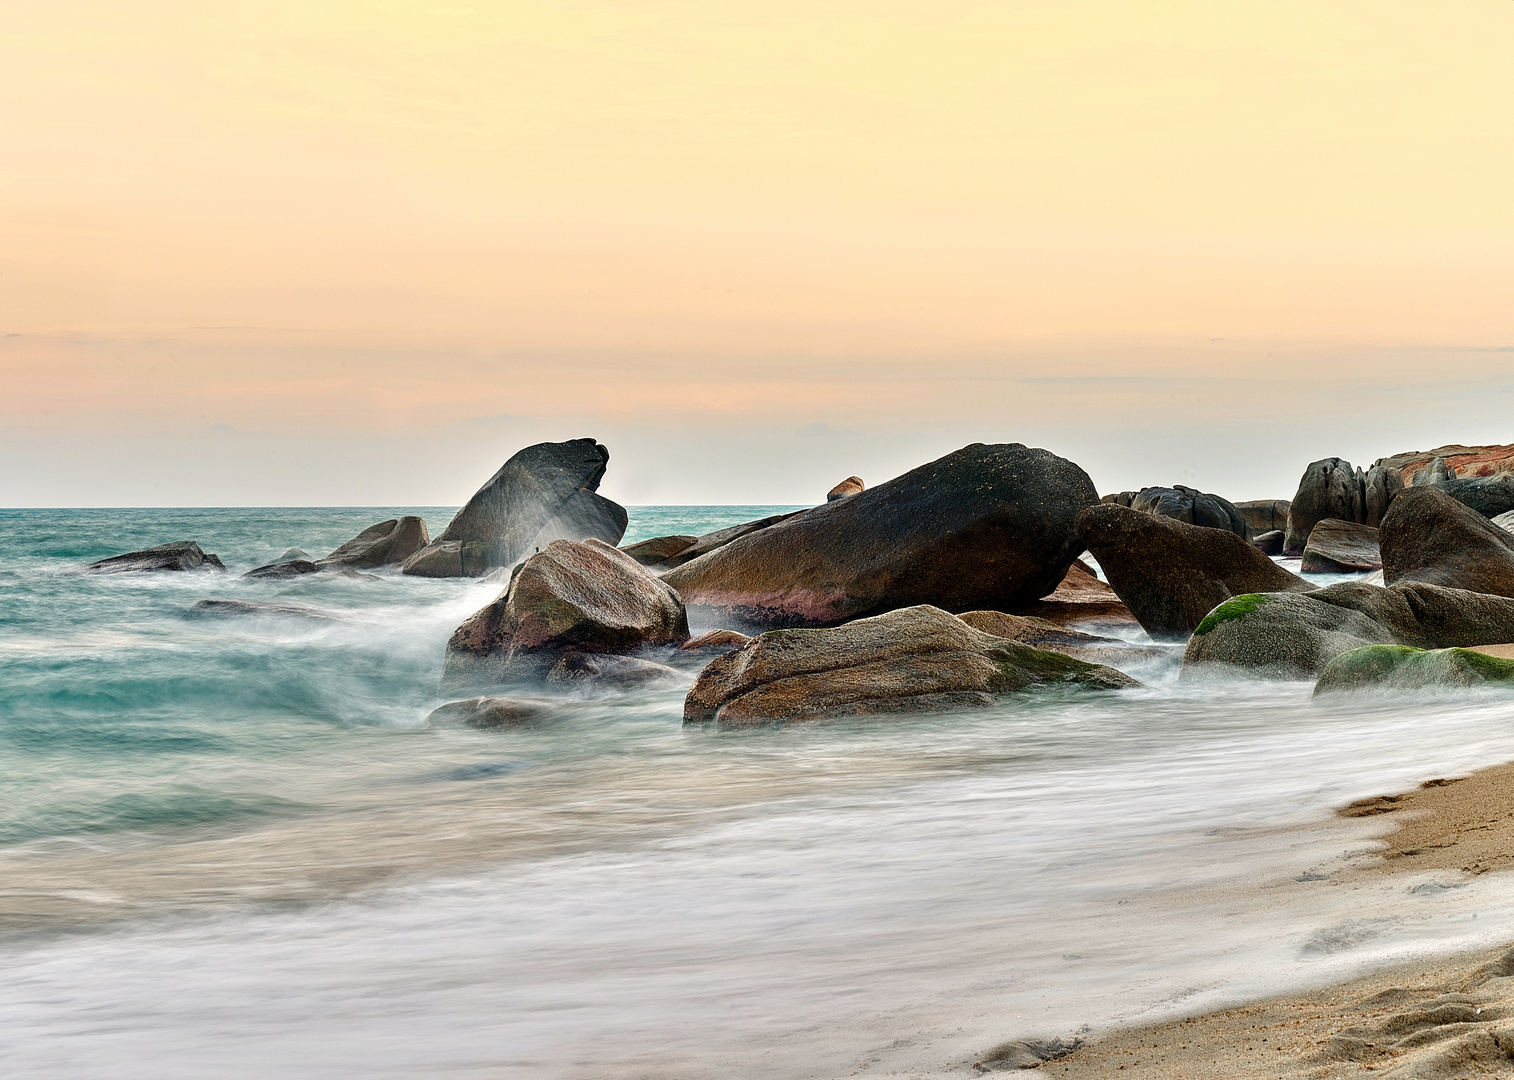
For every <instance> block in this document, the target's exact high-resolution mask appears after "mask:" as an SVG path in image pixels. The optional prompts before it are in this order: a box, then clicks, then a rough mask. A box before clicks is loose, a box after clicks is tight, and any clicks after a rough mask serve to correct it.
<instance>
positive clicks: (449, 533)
mask: <svg viewBox="0 0 1514 1080" xmlns="http://www.w3.org/2000/svg"><path fill="white" fill-rule="evenodd" d="M609 460H610V452H609V451H608V450H606V449H605V448H604V447H603V446H601V445H600V444H599V443H596V442H595V441H594V440H593V439H570V440H569V441H567V442H561V443H537V444H536V445H535V446H528V447H526V448H525V449H524V450H522V451H520V452H519V453H517V454H516V455H515V456H513V457H512V458H510V460H509V461H507V462H505V464H504V465H502V466H501V467H500V470H499V471H498V472H497V473H495V474H494V475H493V476H492V477H491V478H490V479H489V482H488V483H487V484H485V485H484V486H483V487H481V488H480V489H479V490H478V492H477V493H475V494H474V496H473V498H471V499H469V500H468V503H467V505H466V506H464V507H463V508H462V509H461V510H459V511H458V512H457V516H455V517H454V518H453V519H452V521H451V523H450V524H448V526H447V528H446V529H445V530H443V531H442V533H441V535H439V536H438V537H437V538H436V539H435V540H434V541H432V542H431V543H430V544H428V545H427V546H425V547H423V548H421V549H420V550H419V551H417V552H415V553H414V554H413V555H411V556H410V557H409V558H408V559H406V560H405V562H404V564H403V565H402V570H403V572H404V573H406V574H415V575H418V576H421V577H482V576H483V575H485V574H487V573H489V572H490V571H491V570H494V569H496V568H498V567H503V566H512V565H514V564H515V563H516V562H518V561H519V560H520V559H522V558H523V557H525V556H526V555H529V554H531V553H532V552H533V550H535V549H537V548H545V547H547V546H548V545H549V544H550V543H551V542H552V541H554V540H558V539H563V540H575V541H576V540H585V539H589V538H590V537H592V538H594V539H597V540H601V541H603V542H605V543H607V544H612V545H613V544H618V543H619V542H620V538H621V537H622V536H623V535H625V521H626V518H625V511H624V509H623V508H621V507H619V506H617V505H616V504H614V503H612V502H610V501H609V500H608V499H605V498H603V497H602V496H598V495H597V494H596V492H597V489H598V487H599V483H600V481H601V480H602V479H603V478H604V474H605V469H606V468H607V467H608V465H609ZM591 496H592V497H591Z"/></svg>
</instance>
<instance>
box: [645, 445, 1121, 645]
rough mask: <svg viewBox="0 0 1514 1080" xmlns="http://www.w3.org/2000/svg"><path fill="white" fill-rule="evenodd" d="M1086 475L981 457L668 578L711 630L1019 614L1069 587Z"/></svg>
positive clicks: (916, 472) (1012, 450)
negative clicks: (917, 611)
mask: <svg viewBox="0 0 1514 1080" xmlns="http://www.w3.org/2000/svg"><path fill="white" fill-rule="evenodd" d="M1097 502H1098V494H1097V492H1096V491H1095V490H1094V486H1093V482H1092V481H1091V480H1090V479H1089V478H1088V474H1087V473H1085V472H1084V471H1083V470H1082V469H1080V468H1078V466H1076V465H1074V464H1073V463H1072V462H1070V461H1068V460H1066V459H1065V458H1060V457H1057V456H1056V455H1055V454H1053V453H1051V452H1049V451H1047V450H1038V449H1031V448H1029V447H1026V446H1022V445H1020V444H1019V443H1010V444H997V445H985V444H983V443H974V444H972V445H971V446H967V447H964V448H963V449H961V450H958V451H956V452H955V453H951V454H948V455H947V456H946V457H943V458H941V459H939V460H937V461H933V462H931V463H930V464H928V465H922V466H920V467H919V468H917V469H913V470H911V471H910V472H907V473H905V474H904V475H903V476H899V477H896V478H894V479H893V480H889V481H887V482H885V483H882V484H879V485H878V486H877V487H873V488H869V489H867V490H866V491H862V492H859V493H858V494H856V495H851V496H848V497H847V498H845V499H838V500H837V501H835V502H830V503H826V504H825V505H823V506H817V507H815V508H814V509H812V510H805V511H802V512H800V513H797V514H794V515H793V516H791V517H788V518H787V519H785V520H783V521H780V522H777V523H776V524H773V525H769V526H768V527H767V528H764V529H762V530H760V531H758V532H754V533H749V534H748V535H746V536H742V537H740V538H738V539H736V540H733V541H731V542H730V543H729V544H727V545H725V546H724V547H722V548H719V549H717V550H715V551H712V552H710V553H708V554H706V555H702V556H700V557H699V558H696V559H694V560H693V561H691V562H688V563H685V564H683V565H682V566H679V567H677V568H676V569H674V570H671V571H669V572H668V574H667V575H666V576H665V577H664V579H663V580H665V581H666V582H667V583H668V584H669V585H671V586H673V587H674V588H675V589H677V590H678V591H679V593H680V594H681V595H682V596H683V598H684V601H685V603H687V604H688V605H689V606H690V607H691V608H696V607H697V608H701V609H703V610H704V612H705V613H707V615H708V618H707V621H708V622H710V623H715V624H719V625H725V626H729V625H732V624H733V623H741V624H745V625H748V626H756V627H790V626H832V625H835V624H837V623H842V622H846V621H848V620H850V619H856V618H861V617H864V616H868V615H875V614H879V613H881V612H884V611H890V610H893V609H894V608H900V607H910V606H913V605H916V604H933V605H935V606H936V607H940V608H944V609H946V610H947V611H972V610H975V609H980V608H990V609H994V610H999V611H1013V610H1015V609H1016V608H1017V607H1018V606H1020V605H1023V604H1028V603H1030V602H1032V601H1034V600H1037V599H1039V598H1040V597H1042V596H1045V595H1046V594H1047V593H1049V592H1051V591H1052V590H1053V589H1055V588H1056V587H1057V584H1058V582H1060V581H1061V580H1062V578H1063V576H1064V575H1065V574H1066V573H1067V568H1068V567H1069V566H1071V565H1072V561H1073V559H1075V558H1076V557H1077V556H1078V555H1079V554H1080V553H1081V551H1082V548H1083V544H1082V541H1081V540H1079V538H1078V535H1077V530H1076V529H1075V528H1074V525H1073V521H1074V519H1075V518H1076V517H1077V514H1078V512H1079V511H1080V510H1082V509H1084V508H1085V507H1088V506H1092V505H1095V504H1096V503H1097Z"/></svg>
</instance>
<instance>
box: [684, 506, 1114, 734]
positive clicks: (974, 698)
mask: <svg viewBox="0 0 1514 1080" xmlns="http://www.w3.org/2000/svg"><path fill="white" fill-rule="evenodd" d="M848 501H850V500H848ZM1136 685H1139V684H1138V683H1136V682H1135V680H1133V679H1131V678H1130V677H1129V676H1127V675H1123V674H1121V673H1120V672H1118V671H1114V670H1113V669H1111V668H1107V667H1100V666H1098V665H1095V664H1086V663H1083V662H1082V661H1080V660H1074V659H1073V658H1072V657H1069V656H1063V655H1062V654H1060V653H1053V652H1045V651H1042V650H1038V649H1032V648H1030V647H1029V646H1026V645H1021V644H1019V643H1017V642H1013V641H1008V640H1005V639H1004V638H998V637H994V636H993V635H991V634H985V633H983V632H982V631H979V630H974V629H973V628H972V627H970V626H968V625H967V624H966V623H964V622H963V621H962V620H961V619H958V618H956V617H954V616H952V615H950V614H948V613H947V612H945V611H942V610H941V609H940V608H935V607H930V606H926V605H921V606H917V607H910V608H904V609H902V610H897V611H891V612H889V613H887V614H884V615H878V616H875V617H873V618H868V619H859V620H857V621H856V622H851V623H847V624H846V625H845V626H840V627H836V628H834V629H828V630H776V631H770V632H769V633H765V634H763V635H761V636H760V637H757V638H754V639H753V640H752V641H750V642H748V643H747V644H746V645H745V646H744V647H742V648H741V649H739V650H738V651H736V652H733V653H730V654H728V655H726V656H722V657H719V658H718V659H716V660H713V661H711V663H710V665H709V666H708V667H706V668H705V669H704V671H703V672H702V673H701V674H700V676H699V679H698V680H697V681H696V682H695V683H694V685H693V687H692V688H691V689H690V690H689V694H688V697H687V698H686V699H685V702H684V713H683V717H684V722H685V723H706V722H710V721H717V722H720V723H723V724H753V723H766V722H771V721H775V720H787V721H793V720H816V719H821V718H826V717H840V716H865V715H883V714H897V713H922V712H948V711H953V710H958V709H971V708H981V707H983V706H987V705H991V704H993V702H994V701H995V700H997V699H998V698H1000V697H1002V696H1004V695H1007V694H1012V693H1016V692H1018V691H1022V690H1026V689H1029V688H1031V687H1035V686H1076V687H1084V688H1088V689H1098V690H1110V689H1120V688H1124V687H1130V686H1136Z"/></svg>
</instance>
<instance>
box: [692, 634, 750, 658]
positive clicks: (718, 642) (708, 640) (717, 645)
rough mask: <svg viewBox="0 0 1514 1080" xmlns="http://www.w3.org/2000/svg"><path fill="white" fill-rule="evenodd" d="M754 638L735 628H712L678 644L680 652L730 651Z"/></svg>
mask: <svg viewBox="0 0 1514 1080" xmlns="http://www.w3.org/2000/svg"><path fill="white" fill-rule="evenodd" d="M751 640H752V639H751V638H750V637H748V636H747V635H746V634H738V633H737V632H736V631H734V630H711V631H709V632H708V633H705V634H700V635H699V636H698V637H696V638H690V639H689V640H688V641H685V642H684V643H683V644H682V645H680V646H678V651H679V652H696V653H728V652H734V651H735V650H737V649H739V648H741V647H742V646H743V645H745V644H746V643H747V642H748V641H751Z"/></svg>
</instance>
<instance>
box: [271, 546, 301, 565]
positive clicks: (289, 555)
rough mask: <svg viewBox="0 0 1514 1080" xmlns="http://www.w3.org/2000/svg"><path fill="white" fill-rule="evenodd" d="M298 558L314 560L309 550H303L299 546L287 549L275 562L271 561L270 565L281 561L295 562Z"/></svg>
mask: <svg viewBox="0 0 1514 1080" xmlns="http://www.w3.org/2000/svg"><path fill="white" fill-rule="evenodd" d="M296 559H303V560H304V561H306V562H310V561H312V556H311V555H310V553H309V552H306V551H303V550H301V549H300V548H297V547H292V548H290V549H289V550H287V551H285V552H284V554H282V555H280V556H279V557H278V558H277V559H274V560H273V562H271V563H269V564H268V565H269V566H273V565H275V564H277V563H281V562H294V561H295V560H296Z"/></svg>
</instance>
